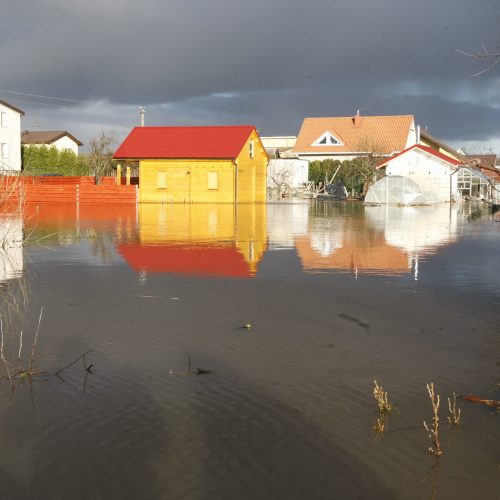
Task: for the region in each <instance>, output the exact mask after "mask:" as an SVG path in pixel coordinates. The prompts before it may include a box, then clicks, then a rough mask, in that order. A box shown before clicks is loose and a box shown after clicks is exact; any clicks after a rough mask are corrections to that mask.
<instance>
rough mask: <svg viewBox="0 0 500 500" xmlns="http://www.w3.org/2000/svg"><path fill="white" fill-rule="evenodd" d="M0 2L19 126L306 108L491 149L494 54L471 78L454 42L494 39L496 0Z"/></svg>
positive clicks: (6, 68)
mask: <svg viewBox="0 0 500 500" xmlns="http://www.w3.org/2000/svg"><path fill="white" fill-rule="evenodd" d="M4 4H5V5H2V15H1V17H0V61H1V71H0V99H3V100H6V101H9V102H11V103H12V104H13V105H15V106H18V107H20V108H21V109H23V110H24V111H25V112H26V115H25V117H24V118H23V122H22V127H23V129H27V130H34V129H35V130H36V129H38V130H68V131H69V132H71V133H72V134H73V135H75V136H77V137H78V138H79V139H80V140H82V141H83V142H88V140H89V139H90V138H91V137H94V136H96V135H98V134H99V133H100V132H101V131H105V132H106V133H112V134H113V135H114V136H115V137H116V139H117V140H118V141H120V140H121V139H123V138H124V136H125V135H126V134H127V133H128V131H129V130H130V129H131V128H132V127H133V126H135V125H137V124H138V122H139V110H138V108H139V106H141V105H142V106H145V108H146V124H147V125H183V124H196V125H204V124H240V123H245V124H246V123H249V124H254V125H256V126H257V127H259V128H260V130H261V134H262V135H296V134H297V133H298V131H299V128H300V125H301V123H302V120H303V118H304V117H307V116H350V115H353V114H354V113H355V112H356V110H357V109H360V112H361V114H365V115H381V114H382V115H387V114H414V115H415V117H416V120H417V123H418V124H420V125H421V126H427V127H428V130H429V132H430V133H431V134H433V135H434V136H436V137H438V138H440V139H442V140H445V141H447V142H448V143H450V144H451V145H453V146H455V147H463V146H465V147H467V149H468V151H474V152H478V151H481V150H483V149H484V150H489V149H490V148H493V149H495V150H496V152H497V153H498V154H500V64H499V65H498V66H497V67H496V68H493V69H492V70H491V71H487V72H485V73H483V74H481V75H479V76H476V77H473V78H471V75H473V74H475V73H477V72H478V71H480V70H481V69H483V68H485V67H487V66H488V64H489V63H488V62H487V61H477V60H473V59H472V58H470V57H467V56H465V55H463V54H460V53H459V52H457V50H464V51H475V50H477V49H481V47H482V45H483V44H484V45H485V46H486V47H487V48H488V49H490V50H492V51H493V50H497V51H499V50H500V49H498V48H497V47H498V46H500V1H499V0H419V1H415V0H411V1H410V0H376V1H374V0H308V1H307V2H294V1H293V0H265V1H264V0H253V1H252V2H248V1H242V0H142V1H137V0H69V1H68V0H17V1H11V2H4ZM15 92H17V93H15ZM26 94H32V95H26ZM36 96H46V97H36ZM48 97H51V98H52V99H49V98H48ZM56 98H57V99H56ZM64 99H66V100H64Z"/></svg>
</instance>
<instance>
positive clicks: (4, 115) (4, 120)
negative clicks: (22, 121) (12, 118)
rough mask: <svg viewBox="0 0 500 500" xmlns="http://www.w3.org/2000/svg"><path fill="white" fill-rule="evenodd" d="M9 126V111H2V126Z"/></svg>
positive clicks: (0, 112) (0, 114) (0, 125)
mask: <svg viewBox="0 0 500 500" xmlns="http://www.w3.org/2000/svg"><path fill="white" fill-rule="evenodd" d="M7 126H8V117H7V111H0V127H2V128H7Z"/></svg>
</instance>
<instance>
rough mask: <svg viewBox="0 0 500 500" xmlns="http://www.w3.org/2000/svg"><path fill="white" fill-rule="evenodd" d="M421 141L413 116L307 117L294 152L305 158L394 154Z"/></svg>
mask: <svg viewBox="0 0 500 500" xmlns="http://www.w3.org/2000/svg"><path fill="white" fill-rule="evenodd" d="M417 142H418V132H417V127H416V126H415V119H414V117H413V115H396V116H362V115H360V114H359V112H358V113H357V114H356V115H355V116H347V117H323V118H306V119H305V120H304V122H303V123H302V127H301V129H300V132H299V135H298V136H297V142H296V143H295V146H294V148H293V149H292V152H293V153H294V154H295V155H296V156H298V157H299V158H301V159H304V160H310V161H313V160H326V159H329V158H331V159H335V160H340V161H343V160H352V159H354V158H357V157H360V156H367V155H374V156H379V157H390V156H392V155H394V154H397V153H399V152H401V151H404V150H405V149H407V148H409V147H410V146H413V145H414V144H416V143H417Z"/></svg>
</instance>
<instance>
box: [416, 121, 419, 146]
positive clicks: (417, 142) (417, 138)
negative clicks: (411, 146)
mask: <svg viewBox="0 0 500 500" xmlns="http://www.w3.org/2000/svg"><path fill="white" fill-rule="evenodd" d="M416 140H417V141H416V144H420V125H417V137H416Z"/></svg>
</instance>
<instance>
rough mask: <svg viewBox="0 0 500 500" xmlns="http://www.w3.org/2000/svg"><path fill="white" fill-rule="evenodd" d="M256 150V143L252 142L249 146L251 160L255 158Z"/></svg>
mask: <svg viewBox="0 0 500 500" xmlns="http://www.w3.org/2000/svg"><path fill="white" fill-rule="evenodd" d="M254 149H255V145H254V142H253V141H250V143H249V144H248V153H249V156H250V158H253V157H254Z"/></svg>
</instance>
